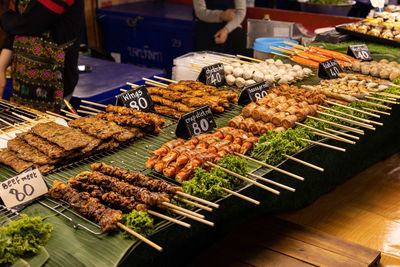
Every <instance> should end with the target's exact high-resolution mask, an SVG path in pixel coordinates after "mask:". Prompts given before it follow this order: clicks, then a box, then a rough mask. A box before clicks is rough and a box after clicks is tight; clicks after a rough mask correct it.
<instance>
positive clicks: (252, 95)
mask: <svg viewBox="0 0 400 267" xmlns="http://www.w3.org/2000/svg"><path fill="white" fill-rule="evenodd" d="M268 90H269V85H268V82H259V83H255V84H252V85H249V86H246V87H245V88H244V89H243V90H242V92H241V93H240V96H239V100H238V104H239V105H241V106H245V105H247V104H249V103H250V102H256V101H258V100H260V99H261V98H263V97H264V96H266V95H267V94H268Z"/></svg>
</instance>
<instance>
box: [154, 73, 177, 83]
mask: <svg viewBox="0 0 400 267" xmlns="http://www.w3.org/2000/svg"><path fill="white" fill-rule="evenodd" d="M153 77H154V78H156V79H159V80H162V81H166V82H169V83H178V81H174V80H171V79H167V78H164V77H160V76H156V75H155V76H153Z"/></svg>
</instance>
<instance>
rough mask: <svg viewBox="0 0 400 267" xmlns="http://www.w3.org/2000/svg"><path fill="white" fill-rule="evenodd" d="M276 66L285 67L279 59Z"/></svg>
mask: <svg viewBox="0 0 400 267" xmlns="http://www.w3.org/2000/svg"><path fill="white" fill-rule="evenodd" d="M275 65H276V66H281V65H283V62H282V60H280V59H278V60H277V61H275Z"/></svg>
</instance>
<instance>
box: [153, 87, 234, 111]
mask: <svg viewBox="0 0 400 267" xmlns="http://www.w3.org/2000/svg"><path fill="white" fill-rule="evenodd" d="M147 90H148V92H149V94H150V96H151V99H152V100H153V102H154V103H155V111H156V112H157V113H159V114H163V115H166V116H171V117H174V118H180V116H181V115H182V114H183V113H186V112H189V111H192V110H194V109H196V108H199V107H202V106H205V105H208V106H210V108H211V109H212V110H213V111H214V112H217V113H220V112H223V111H224V110H225V108H228V107H229V105H230V103H236V102H237V98H238V95H237V94H236V93H234V92H229V91H223V90H218V89H217V88H216V87H215V86H210V85H205V84H203V83H201V82H196V81H180V82H178V83H177V84H175V83H171V84H169V85H168V86H167V87H166V88H163V87H148V88H147Z"/></svg>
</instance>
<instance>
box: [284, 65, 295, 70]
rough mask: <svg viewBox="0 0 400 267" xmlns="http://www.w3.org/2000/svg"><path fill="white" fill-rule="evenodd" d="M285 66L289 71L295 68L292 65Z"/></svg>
mask: <svg viewBox="0 0 400 267" xmlns="http://www.w3.org/2000/svg"><path fill="white" fill-rule="evenodd" d="M283 66H285V68H287V69H289V70H290V69H292V68H293V66H292V65H290V64H283Z"/></svg>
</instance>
